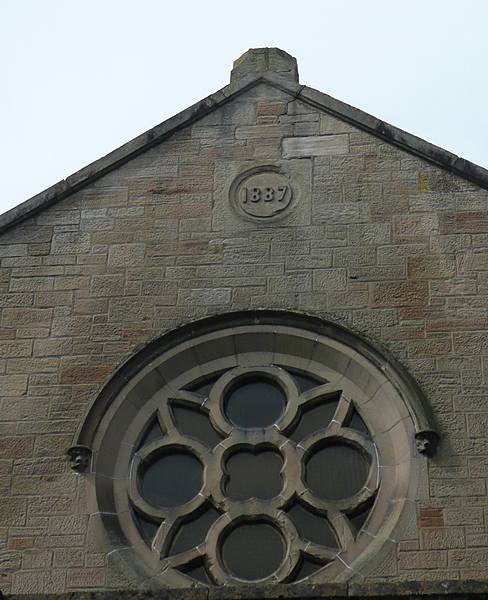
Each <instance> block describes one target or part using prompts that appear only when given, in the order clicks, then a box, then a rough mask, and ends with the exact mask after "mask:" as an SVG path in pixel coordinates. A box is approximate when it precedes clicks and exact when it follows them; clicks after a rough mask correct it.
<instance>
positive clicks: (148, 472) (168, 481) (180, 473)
mask: <svg viewBox="0 0 488 600" xmlns="http://www.w3.org/2000/svg"><path fill="white" fill-rule="evenodd" d="M202 485H203V466H202V464H201V463H200V461H199V460H198V459H197V458H196V457H195V456H194V455H193V454H191V453H190V452H181V451H174V452H167V453H165V454H160V455H159V456H158V457H156V458H155V459H154V460H152V461H151V462H150V463H149V464H148V465H147V466H146V467H145V468H144V469H143V471H142V474H141V479H140V488H141V495H142V497H143V498H144V499H145V500H146V501H147V502H149V504H152V505H153V506H177V505H179V504H185V503H186V502H189V501H190V500H191V499H192V498H194V497H195V496H196V495H197V494H198V492H199V491H200V490H201V489H202Z"/></svg>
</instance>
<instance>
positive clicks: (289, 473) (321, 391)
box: [129, 366, 379, 584]
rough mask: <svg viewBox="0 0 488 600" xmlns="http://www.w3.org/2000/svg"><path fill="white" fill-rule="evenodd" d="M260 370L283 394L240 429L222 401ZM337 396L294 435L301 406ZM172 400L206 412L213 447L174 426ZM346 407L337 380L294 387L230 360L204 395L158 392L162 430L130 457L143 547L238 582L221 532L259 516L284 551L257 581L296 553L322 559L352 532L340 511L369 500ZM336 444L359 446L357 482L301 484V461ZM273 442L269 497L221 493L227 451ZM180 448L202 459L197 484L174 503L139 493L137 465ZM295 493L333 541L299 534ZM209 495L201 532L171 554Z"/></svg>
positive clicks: (288, 571)
mask: <svg viewBox="0 0 488 600" xmlns="http://www.w3.org/2000/svg"><path fill="white" fill-rule="evenodd" d="M256 377H259V378H264V379H266V380H269V381H270V382H273V383H274V384H278V386H279V387H280V389H281V390H282V391H283V394H284V397H285V400H286V402H285V406H284V409H283V410H282V412H281V414H280V415H278V418H277V419H276V420H275V422H274V424H272V425H271V426H267V427H264V428H260V429H257V428H256V429H244V428H240V427H238V426H236V425H235V424H233V423H232V422H231V420H230V418H229V415H228V414H226V406H225V401H226V398H227V397H228V393H229V390H231V389H235V387H236V386H238V385H239V384H240V383H243V382H247V381H250V380H252V378H256ZM327 399H337V406H336V408H335V411H334V414H333V418H332V420H331V421H330V422H329V423H328V424H327V425H326V426H318V427H317V428H316V430H315V431H313V432H311V433H308V435H305V437H304V438H303V439H301V440H299V441H298V442H295V441H293V440H292V439H290V437H289V436H290V433H291V432H292V431H293V430H294V429H295V428H296V426H297V425H298V424H299V422H300V419H301V418H302V417H303V414H304V411H305V410H306V409H307V408H308V407H310V406H313V405H315V404H316V403H317V402H323V401H327ZM173 403H178V404H181V405H185V406H187V407H191V408H193V409H195V410H198V411H200V412H201V413H203V414H206V415H207V416H208V418H209V419H210V422H211V423H212V426H213V427H214V429H215V430H216V431H217V432H218V433H219V434H220V435H221V436H222V437H223V439H222V441H220V442H219V443H218V444H217V445H215V446H214V447H213V448H210V446H208V445H206V444H204V443H202V442H200V441H198V440H197V439H196V438H195V437H192V436H189V435H184V434H183V433H181V431H180V430H179V428H178V427H177V423H176V420H175V418H174V415H173V413H172V408H171V406H172V404H173ZM352 411H353V403H352V401H351V400H350V399H349V398H348V397H346V396H345V395H344V394H343V393H342V390H341V389H340V387H337V386H334V385H332V384H329V383H325V384H322V385H316V386H315V387H312V388H311V389H308V390H306V391H302V392H300V390H299V388H298V386H297V383H296V382H295V380H294V378H293V376H292V375H291V374H290V373H288V372H287V371H285V370H284V369H282V368H280V367H277V366H268V367H236V368H233V369H230V370H228V371H227V372H225V373H223V374H222V375H221V376H220V377H219V378H218V379H217V380H216V381H215V383H214V384H213V385H212V387H211V388H210V391H209V393H208V395H205V397H203V396H201V395H200V394H198V393H196V392H191V391H188V390H180V391H178V392H176V393H173V394H171V396H169V397H167V398H166V399H165V400H163V401H162V402H161V403H160V405H159V407H158V411H157V415H156V416H157V420H158V422H159V425H160V427H161V431H162V433H163V434H164V436H163V437H162V438H160V439H156V440H154V441H152V442H150V443H148V444H146V445H143V447H142V448H141V449H139V450H138V451H137V452H136V453H135V455H134V457H133V460H132V465H131V477H130V482H129V497H130V499H131V502H132V504H133V505H134V507H135V509H136V510H137V511H138V512H139V513H140V514H141V515H143V516H144V517H145V518H147V519H149V520H151V521H153V522H157V523H159V526H158V528H157V531H156V533H155V535H154V537H153V539H152V543H151V548H152V550H153V552H154V553H157V554H158V555H160V556H161V557H164V558H162V562H163V567H164V568H168V567H170V568H180V567H184V566H185V565H189V564H191V563H193V562H195V561H198V560H201V559H202V558H203V557H205V560H206V565H207V568H208V570H209V572H210V573H211V577H212V579H213V580H214V581H215V582H216V583H217V584H227V583H233V582H234V583H243V581H242V579H240V578H239V577H237V576H236V575H234V574H233V573H232V572H230V571H229V569H228V568H226V565H225V564H224V561H223V560H222V556H221V554H222V552H221V546H222V540H223V539H225V537H226V536H228V535H229V532H231V531H232V529H233V528H235V527H237V526H238V525H239V524H240V523H246V522H251V523H252V522H258V521H259V522H263V523H264V522H266V523H269V524H271V525H272V526H273V527H274V528H275V529H276V530H277V531H278V532H279V534H280V535H281V537H282V539H283V541H284V544H285V552H284V559H283V560H282V561H281V564H280V566H279V567H278V568H277V569H275V570H274V571H273V573H271V574H269V575H268V576H267V577H265V578H262V579H260V580H259V581H260V582H273V581H285V580H287V578H289V577H290V576H291V575H292V573H293V572H294V571H295V569H296V568H297V565H298V563H299V560H300V557H301V556H304V555H306V556H308V557H310V558H311V559H312V560H314V561H317V562H318V563H320V564H322V565H325V564H326V563H327V562H330V561H332V560H333V559H334V558H335V557H336V556H337V555H338V554H339V553H340V552H343V551H346V550H347V549H348V548H349V547H350V546H351V545H352V544H353V543H354V538H355V534H354V531H353V528H352V527H351V523H350V520H349V519H348V518H347V517H346V514H349V513H351V512H353V511H355V510H357V509H358V508H359V507H361V506H362V505H364V504H365V503H366V502H367V501H368V500H371V499H372V497H373V496H374V494H375V492H376V490H377V489H378V486H379V475H378V473H379V471H378V463H377V458H376V451H375V446H374V443H373V442H372V441H371V440H370V439H369V438H368V437H367V436H366V435H364V434H363V433H361V432H359V431H357V430H354V429H352V428H350V427H349V426H348V423H349V421H350V418H351V413H352ZM337 445H346V446H348V447H349V448H353V449H354V450H356V451H357V452H360V453H361V454H362V455H363V457H364V458H365V459H366V462H367V463H368V465H369V466H368V470H367V475H366V478H365V481H364V484H363V485H362V487H361V489H359V490H357V491H356V492H355V493H354V494H352V495H350V496H348V497H344V498H334V499H330V498H325V497H323V496H321V494H320V493H317V490H313V489H311V486H310V485H307V464H308V461H309V459H310V458H311V457H313V456H314V455H316V454H317V452H319V451H321V450H323V449H327V448H330V447H333V446H337ZM245 448H247V449H254V450H255V451H256V450H258V449H263V448H267V449H273V450H274V451H275V452H277V453H279V455H280V456H281V459H282V468H281V478H282V487H281V490H280V492H279V494H277V495H275V496H274V497H272V498H256V497H249V498H247V499H235V498H231V497H229V495H228V494H226V491H225V490H226V482H227V480H228V477H229V474H228V472H227V470H226V464H227V461H228V460H229V457H231V456H232V455H234V454H235V453H236V452H238V451H239V450H240V449H245ZM178 451H180V452H187V453H191V455H192V456H194V457H196V459H197V460H198V461H199V463H200V464H201V466H202V471H203V476H202V486H201V489H200V490H199V491H198V493H196V494H195V495H194V496H193V497H192V498H191V499H189V500H188V501H186V502H184V503H182V504H180V505H176V506H155V505H153V504H151V503H149V502H148V501H147V499H145V498H144V497H143V494H142V493H141V486H140V473H141V470H142V469H144V468H145V466H146V465H148V464H150V463H151V461H152V460H154V459H155V457H157V456H161V455H164V454H165V453H167V452H178ZM297 501H299V502H300V503H301V504H302V505H303V506H304V507H306V508H308V510H310V511H311V512H313V513H314V514H316V515H320V516H321V517H323V518H324V519H327V522H328V523H329V524H330V526H331V527H332V530H333V532H334V535H335V538H336V540H337V546H338V547H331V546H325V545H321V544H318V543H315V542H311V541H309V540H307V539H304V538H303V537H302V536H300V534H299V532H298V531H297V528H296V526H295V524H294V522H293V520H292V519H291V518H290V517H289V516H288V514H287V512H286V511H287V509H289V507H290V506H291V505H292V504H293V503H294V502H297ZM208 503H210V504H211V505H213V507H214V508H215V509H216V510H217V511H218V512H219V513H221V514H220V517H218V518H217V519H216V520H215V521H214V522H213V524H211V525H210V527H209V529H208V532H207V534H206V536H205V540H204V541H203V542H202V543H200V544H198V545H197V546H196V547H194V548H192V549H190V550H186V551H184V552H180V553H178V554H173V555H171V553H170V552H169V549H170V546H171V543H172V540H173V538H174V536H175V533H176V531H177V529H178V527H179V526H180V524H181V523H182V522H183V521H184V520H185V518H186V519H187V518H188V517H190V516H191V515H193V514H195V513H197V511H198V510H201V509H202V507H203V506H204V505H207V504H208Z"/></svg>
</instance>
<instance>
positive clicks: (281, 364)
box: [74, 313, 430, 587]
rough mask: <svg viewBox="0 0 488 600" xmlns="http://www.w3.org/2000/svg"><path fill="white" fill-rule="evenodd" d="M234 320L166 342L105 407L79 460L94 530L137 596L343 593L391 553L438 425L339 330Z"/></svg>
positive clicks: (91, 421) (82, 439)
mask: <svg viewBox="0 0 488 600" xmlns="http://www.w3.org/2000/svg"><path fill="white" fill-rule="evenodd" d="M229 318H232V319H234V318H235V321H234V322H233V323H232V325H229V324H224V325H222V323H220V324H219V322H218V321H217V322H216V323H213V322H212V321H211V325H210V326H209V325H208V321H204V322H203V326H202V328H201V329H199V325H198V324H197V325H193V326H191V327H189V328H187V329H186V330H185V329H183V330H181V331H180V330H179V331H177V332H176V333H175V336H174V337H171V336H170V337H169V339H167V338H163V339H164V341H165V344H163V346H160V345H158V344H155V345H154V347H149V348H148V349H147V350H146V353H145V354H143V356H139V357H137V358H138V360H137V361H136V362H135V363H134V364H129V365H128V366H127V367H126V368H125V370H124V371H123V376H120V377H119V378H118V379H117V380H114V381H112V382H110V383H109V384H108V385H107V387H106V388H105V390H104V393H105V394H106V397H104V396H103V394H102V395H101V399H100V400H99V403H98V404H97V403H95V404H94V405H93V407H92V409H91V412H90V413H89V415H88V417H87V420H86V422H85V424H84V428H83V429H82V430H81V432H80V435H79V443H80V445H79V446H77V447H75V449H74V450H76V448H78V449H80V448H82V449H83V448H84V449H88V450H89V451H92V450H93V460H92V475H91V476H92V477H93V478H94V482H95V488H96V490H97V508H98V510H97V511H96V512H94V514H93V516H92V521H93V523H94V525H93V529H94V530H96V529H97V527H102V528H104V530H105V531H106V532H107V535H108V539H109V540H110V545H109V548H110V556H111V557H119V558H120V560H121V561H122V563H123V565H124V566H123V570H124V574H125V575H126V576H129V575H128V574H130V577H132V578H133V579H134V581H135V582H137V584H138V585H151V586H156V587H158V586H161V585H163V586H169V587H185V586H191V585H201V584H205V585H235V584H245V583H256V582H258V583H273V582H281V583H293V582H297V581H304V580H305V581H310V582H321V581H331V580H345V579H347V578H349V577H350V576H351V575H352V574H354V573H355V572H358V571H359V572H361V570H362V569H364V568H366V567H367V565H368V564H369V563H368V561H369V562H371V557H372V556H374V555H375V553H378V552H379V551H380V550H381V549H382V547H383V546H384V544H385V543H386V542H388V543H393V541H392V540H393V539H394V538H393V531H394V530H395V527H397V526H398V522H399V520H400V517H401V516H402V514H403V513H404V511H405V507H406V506H408V503H409V502H410V500H409V498H411V497H413V495H414V494H415V490H416V487H417V480H418V468H417V465H420V462H419V461H420V459H422V460H423V457H420V456H419V454H417V453H416V451H415V444H416V442H415V437H416V436H417V437H419V436H420V434H422V435H423V433H422V432H423V430H424V429H427V428H426V427H425V425H426V424H427V425H428V417H425V416H424V415H423V412H422V407H421V406H420V407H419V404H420V401H418V402H417V404H415V402H412V404H411V405H409V404H408V403H406V402H405V397H406V396H407V394H409V393H411V392H412V389H411V388H409V387H408V386H407V385H405V386H404V388H402V387H401V385H402V380H401V378H400V379H398V380H396V381H393V382H392V381H391V380H390V378H389V377H387V376H386V375H385V373H384V370H383V369H382V368H379V367H378V366H377V364H376V363H375V360H376V359H375V355H374V353H373V351H372V350H368V348H367V347H365V346H362V347H361V345H360V344H358V343H357V342H356V340H357V338H355V337H354V336H352V335H351V334H348V333H347V332H345V331H344V330H342V329H338V328H334V326H331V325H330V324H327V326H326V331H324V332H321V331H320V329H319V330H317V327H319V326H320V323H321V322H319V321H317V320H315V321H313V324H314V329H313V330H311V329H308V328H306V327H298V326H297V323H296V322H294V321H293V319H295V320H298V321H299V323H300V324H301V325H303V324H304V322H303V320H302V319H301V318H298V317H293V318H292V317H290V316H288V317H287V318H286V319H284V317H282V316H281V315H276V314H275V313H271V314H268V313H258V315H257V316H256V313H251V314H250V315H248V314H247V313H244V316H243V317H240V319H239V318H238V317H229ZM283 321H284V322H283ZM290 321H291V322H290ZM305 323H306V324H307V325H308V324H309V323H308V321H306V322H305ZM355 345H356V346H357V347H358V348H359V350H361V352H360V351H359V350H358V349H356V348H355V347H354V346H355ZM402 390H403V391H402ZM107 398H108V399H107ZM422 439H423V440H424V441H425V440H427V438H425V436H424V437H423V438H422ZM429 439H430V438H429ZM88 441H89V442H90V444H88V443H87V442H88ZM425 443H428V440H427V441H425ZM89 445H90V447H89V448H87V447H88V446H89ZM97 519H98V521H97ZM97 523H98V524H97Z"/></svg>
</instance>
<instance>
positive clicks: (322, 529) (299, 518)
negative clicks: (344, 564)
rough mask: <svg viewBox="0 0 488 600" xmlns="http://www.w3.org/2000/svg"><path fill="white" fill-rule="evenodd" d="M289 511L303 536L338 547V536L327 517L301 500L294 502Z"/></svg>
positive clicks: (311, 540) (321, 543) (315, 541)
mask: <svg viewBox="0 0 488 600" xmlns="http://www.w3.org/2000/svg"><path fill="white" fill-rule="evenodd" d="M287 512H288V516H289V517H290V518H291V520H292V521H293V523H294V525H295V527H296V528H297V531H298V533H299V534H300V537H301V538H303V539H305V540H308V541H309V542H313V543H314V544H320V545H321V546H328V547H330V548H335V547H337V540H336V537H335V535H334V532H333V530H332V527H331V526H330V524H329V522H328V521H327V519H326V518H325V517H323V516H321V515H318V514H316V513H314V512H312V511H310V510H309V509H307V508H306V507H305V506H303V504H300V503H299V502H296V503H295V504H293V506H292V507H291V508H290V509H288V511H287Z"/></svg>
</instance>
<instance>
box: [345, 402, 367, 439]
mask: <svg viewBox="0 0 488 600" xmlns="http://www.w3.org/2000/svg"><path fill="white" fill-rule="evenodd" d="M347 426H348V427H350V428H351V429H355V430H356V431H359V433H362V434H363V435H367V436H368V437H369V431H368V428H367V427H366V423H365V422H364V421H363V420H362V419H361V417H360V416H359V413H358V412H357V410H356V409H354V408H353V409H352V411H351V416H350V417H349V423H348V424H347Z"/></svg>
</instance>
